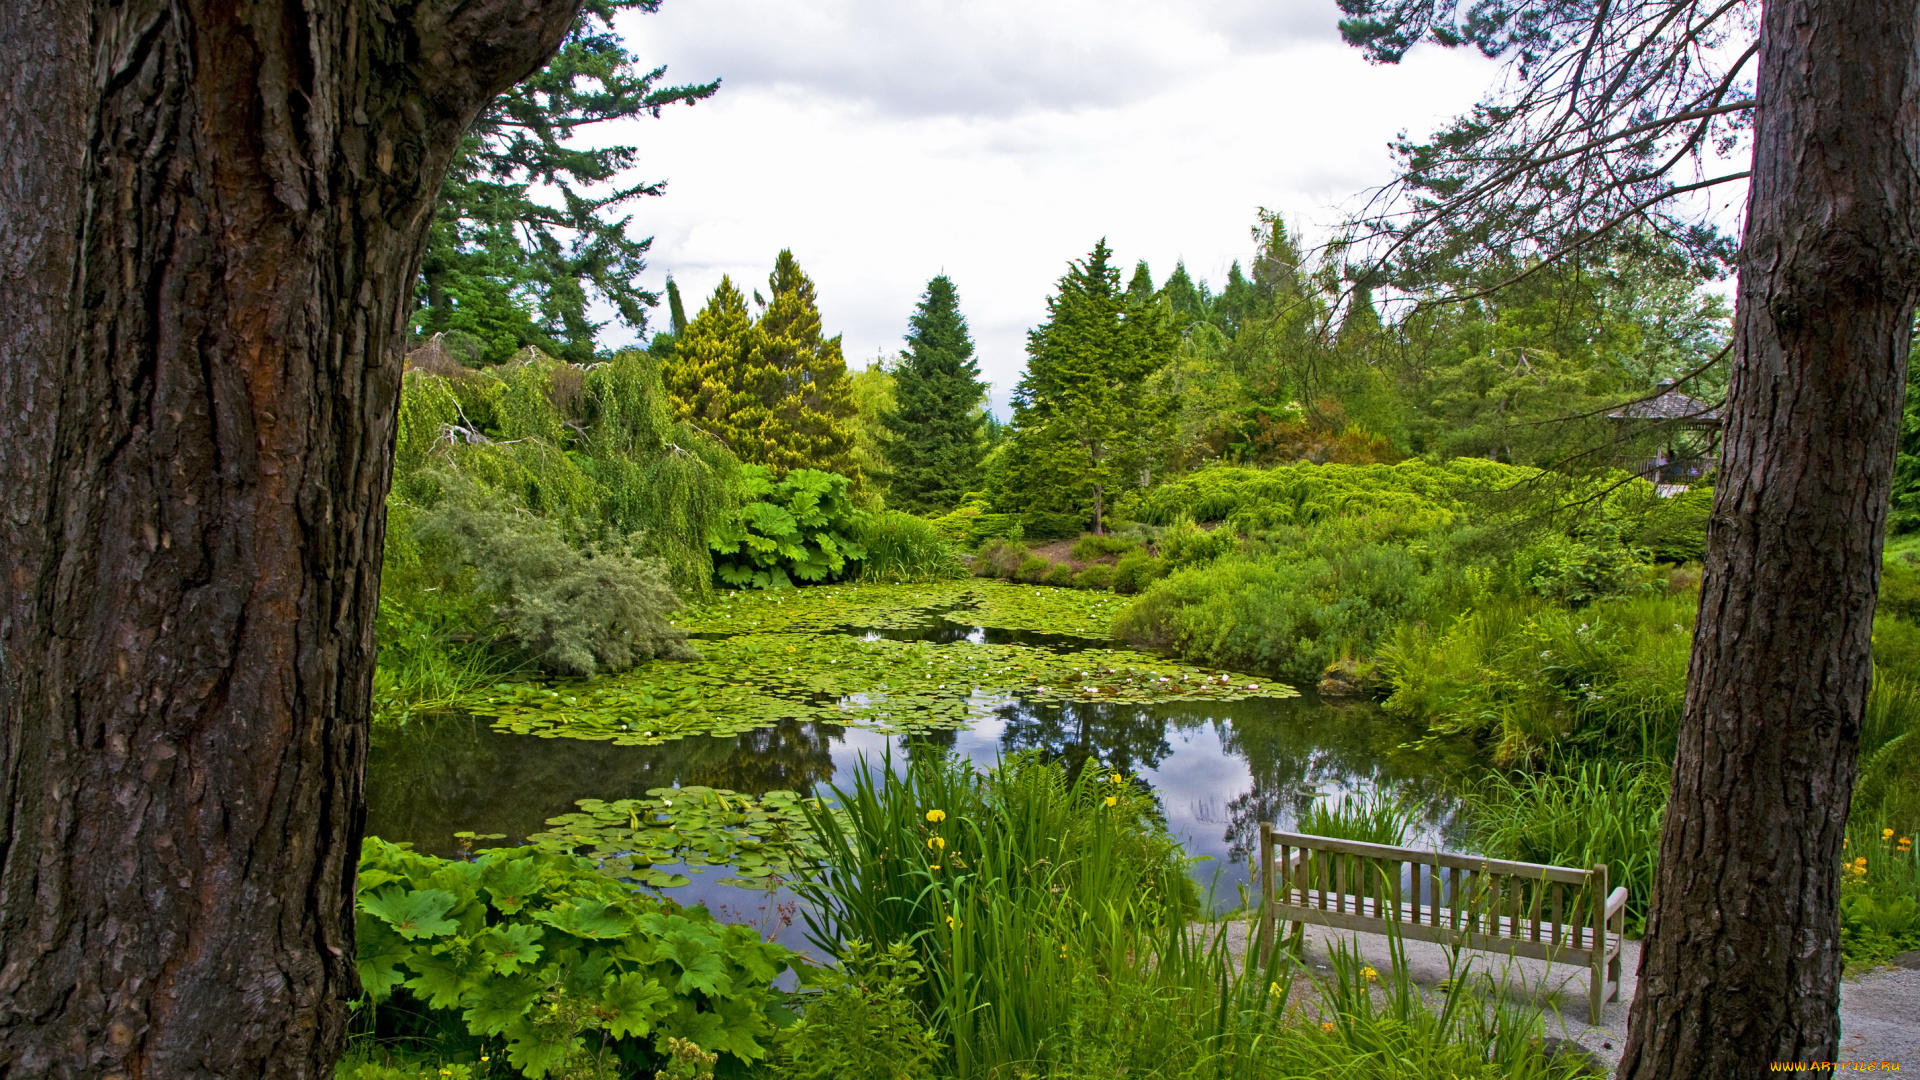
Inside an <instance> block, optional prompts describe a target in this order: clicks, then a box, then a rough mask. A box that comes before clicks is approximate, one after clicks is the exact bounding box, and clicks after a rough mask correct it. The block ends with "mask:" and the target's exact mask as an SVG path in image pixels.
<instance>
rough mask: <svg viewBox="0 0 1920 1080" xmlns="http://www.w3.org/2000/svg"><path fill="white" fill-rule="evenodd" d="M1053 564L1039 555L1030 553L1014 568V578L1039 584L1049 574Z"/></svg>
mask: <svg viewBox="0 0 1920 1080" xmlns="http://www.w3.org/2000/svg"><path fill="white" fill-rule="evenodd" d="M1052 568H1053V564H1052V563H1050V562H1048V561H1047V560H1045V559H1043V558H1041V557H1040V556H1038V555H1029V556H1027V557H1026V558H1025V559H1023V560H1021V563H1020V565H1019V566H1017V567H1015V568H1014V571H1013V580H1015V581H1024V582H1026V583H1027V584H1029V585H1038V584H1039V583H1040V582H1041V580H1042V579H1044V578H1045V577H1046V576H1047V571H1048V570H1050V569H1052Z"/></svg>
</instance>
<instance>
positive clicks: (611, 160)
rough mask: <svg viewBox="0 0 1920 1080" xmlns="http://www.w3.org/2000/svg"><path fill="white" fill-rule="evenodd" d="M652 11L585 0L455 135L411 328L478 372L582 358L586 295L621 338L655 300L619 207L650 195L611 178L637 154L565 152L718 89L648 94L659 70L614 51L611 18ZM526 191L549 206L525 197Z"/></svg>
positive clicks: (603, 149)
mask: <svg viewBox="0 0 1920 1080" xmlns="http://www.w3.org/2000/svg"><path fill="white" fill-rule="evenodd" d="M653 6H654V5H653V4H651V3H650V2H648V0H595V2H593V3H589V4H587V5H586V6H585V7H584V9H583V10H582V11H581V12H580V15H579V17H578V18H577V20H576V21H575V23H574V26H573V30H572V31H571V32H570V33H569V34H568V35H567V39H566V41H565V42H563V43H562V44H561V46H560V50H559V52H557V53H556V54H554V56H553V58H552V59H551V60H549V61H548V62H547V65H546V67H544V68H542V69H541V70H540V71H538V72H535V73H534V74H533V75H532V76H530V77H528V78H527V79H525V80H522V81H521V82H520V83H518V84H516V85H515V86H513V87H511V88H509V89H508V90H506V91H505V92H504V93H502V94H501V95H500V96H499V97H497V98H495V99H494V100H493V102H492V103H491V104H489V105H488V106H487V107H486V108H485V109H483V110H482V111H481V113H480V115H479V116H478V117H477V118H475V120H474V121H473V123H472V125H471V126H470V127H469V128H468V129H467V134H466V138H465V139H464V140H463V141H462V143H461V146H460V149H459V152H458V153H457V154H456V155H455V156H454V159H453V162H452V165H451V167H450V169H449V171H448V174H447V179H446V182H445V184H444V186H443V187H442V188H441V192H440V205H439V209H438V211H437V213H436V214H435V216H434V222H433V228H432V231H431V233H430V235H429V240H428V244H427V251H426V255H425V258H424V259H423V260H422V262H421V270H420V284H419V289H418V292H419V295H420V299H421V300H422V301H423V303H422V305H421V307H420V309H419V311H418V313H417V314H416V315H415V317H414V324H415V328H416V330H417V332H419V333H421V334H444V335H445V342H444V343H445V344H446V345H447V346H449V347H450V348H449V351H452V352H455V353H457V354H461V358H462V359H463V360H465V361H466V362H469V363H471V364H476V365H478V364H497V363H501V362H504V361H506V360H507V359H509V358H510V357H512V356H513V355H514V354H515V353H517V352H520V351H521V350H524V349H526V348H528V347H534V348H538V349H540V350H542V351H545V352H547V353H549V354H551V355H554V356H559V357H563V358H565V359H567V360H570V361H573V362H575V363H585V362H587V361H590V360H592V359H593V356H594V333H595V332H596V331H597V330H598V329H599V326H600V324H597V323H594V322H592V321H591V320H590V319H589V318H588V317H587V311H588V307H589V304H590V301H591V299H592V298H593V297H595V296H596V295H597V296H598V297H599V298H601V299H604V300H605V301H606V302H608V303H610V304H611V305H612V306H613V308H614V309H615V310H616V311H617V312H618V313H619V317H620V319H621V321H622V322H624V323H626V324H627V325H628V326H630V327H632V328H633V329H634V330H636V331H639V330H644V329H645V328H646V325H647V316H646V309H647V307H648V306H650V305H652V304H653V303H654V302H655V300H656V298H655V297H654V296H653V295H652V294H651V293H648V292H645V291H644V290H642V289H640V288H639V287H638V286H637V285H636V284H635V282H636V281H637V280H638V278H639V276H640V272H641V271H642V270H644V269H645V268H646V262H645V258H644V256H645V254H646V251H647V247H648V245H649V244H650V243H651V241H650V240H646V239H637V238H634V237H629V236H628V235H627V233H626V228H627V224H628V222H629V221H630V220H631V219H630V217H628V216H625V215H621V214H619V210H620V209H621V208H622V207H623V206H624V205H625V204H627V203H629V202H630V201H632V200H633V199H635V198H637V197H640V196H643V195H657V194H659V193H660V192H661V190H662V187H661V185H660V184H658V183H645V182H643V183H638V184H632V185H623V184H621V183H620V175H621V173H623V172H625V171H626V170H627V169H629V168H630V167H631V166H632V165H633V161H634V155H635V153H636V151H637V149H638V148H637V147H633V146H621V145H603V146H600V147H598V148H595V149H586V148H583V147H581V146H578V145H575V143H576V140H577V138H578V137H580V136H583V135H590V134H591V133H592V132H593V131H594V130H595V125H598V124H600V123H602V122H604V121H609V120H612V121H620V120H630V119H633V118H636V117H639V116H642V115H650V116H656V117H657V116H659V115H660V110H661V109H662V108H665V107H666V106H668V105H671V104H676V103H680V102H684V103H687V104H689V105H690V104H692V103H694V102H696V101H700V100H702V99H705V98H707V97H711V96H712V95H713V93H714V91H716V90H717V89H719V85H720V84H719V83H718V82H711V83H707V84H705V85H702V86H674V87H661V86H657V85H656V84H657V83H658V82H659V81H660V78H661V76H662V74H663V73H664V72H665V70H666V69H664V68H655V69H652V70H648V69H645V68H642V67H639V66H637V65H636V63H635V58H634V57H633V56H632V55H630V54H629V53H627V51H626V50H625V49H624V48H622V46H621V44H620V38H619V36H618V35H617V34H616V33H615V32H614V29H613V18H614V16H615V14H616V13H617V12H619V11H623V10H626V9H630V8H639V9H641V10H652V8H653ZM583 129H584V130H583ZM590 141H597V142H604V141H605V140H604V139H598V140H590ZM536 186H538V187H539V188H541V189H542V190H544V191H550V192H554V193H557V195H558V199H557V200H551V199H550V200H546V201H542V200H540V199H536V198H535V197H534V194H533V190H534V188H535V187H536Z"/></svg>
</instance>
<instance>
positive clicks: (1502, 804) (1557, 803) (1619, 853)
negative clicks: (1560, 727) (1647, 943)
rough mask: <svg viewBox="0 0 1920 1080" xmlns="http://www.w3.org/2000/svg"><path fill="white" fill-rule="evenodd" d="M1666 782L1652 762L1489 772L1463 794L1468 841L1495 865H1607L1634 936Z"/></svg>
mask: <svg viewBox="0 0 1920 1080" xmlns="http://www.w3.org/2000/svg"><path fill="white" fill-rule="evenodd" d="M1667 779H1668V773H1667V769H1666V767H1665V766H1663V765H1660V764H1658V763H1655V762H1617V761H1616V762H1606V761H1586V762H1581V763H1579V764H1577V765H1574V766H1573V767H1572V768H1570V769H1569V770H1568V771H1566V772H1541V773H1527V774H1521V775H1518V776H1507V775H1505V774H1501V773H1494V774H1491V775H1490V776H1488V777H1487V779H1486V781H1485V782H1484V783H1482V784H1480V785H1477V786H1476V787H1475V788H1473V789H1472V790H1470V791H1468V792H1466V793H1465V794H1466V799H1467V803H1468V809H1469V816H1470V819H1471V820H1472V822H1473V829H1474V841H1475V844H1476V846H1478V847H1479V849H1480V850H1481V851H1482V852H1484V853H1486V854H1488V855H1491V856H1493V857H1494V858H1499V859H1517V860H1520V861H1522V862H1534V863H1548V864H1551V865H1555V866H1573V867H1580V868H1583V869H1584V868H1586V867H1590V866H1593V865H1595V864H1598V863H1605V864H1607V872H1608V880H1609V882H1610V887H1612V886H1622V885H1624V886H1626V889H1627V892H1628V896H1629V899H1628V901H1627V927H1628V933H1630V934H1634V935H1638V934H1639V933H1640V931H1641V929H1642V928H1644V927H1645V925H1646V918H1647V903H1648V901H1649V900H1650V899H1651V898H1652V896H1653V876H1654V865H1655V861H1656V860H1657V859H1658V857H1659V853H1660V826H1661V822H1662V821H1663V820H1664V818H1665V816H1666V805H1667Z"/></svg>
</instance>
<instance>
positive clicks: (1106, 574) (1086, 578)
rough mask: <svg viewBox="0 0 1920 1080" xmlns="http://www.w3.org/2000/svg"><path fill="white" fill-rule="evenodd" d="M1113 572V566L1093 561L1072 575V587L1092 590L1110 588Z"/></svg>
mask: <svg viewBox="0 0 1920 1080" xmlns="http://www.w3.org/2000/svg"><path fill="white" fill-rule="evenodd" d="M1113 572H1114V571H1113V567H1112V566H1109V565H1108V564H1106V563H1094V564H1093V565H1092V566H1089V567H1087V568H1086V569H1085V570H1082V571H1080V572H1079V573H1077V574H1075V575H1073V587H1074V588H1076V589H1094V590H1100V589H1108V588H1112V586H1113Z"/></svg>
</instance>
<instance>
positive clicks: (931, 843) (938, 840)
mask: <svg viewBox="0 0 1920 1080" xmlns="http://www.w3.org/2000/svg"><path fill="white" fill-rule="evenodd" d="M927 846H928V847H930V848H939V849H940V850H942V851H945V850H946V848H947V838H946V837H944V836H929V837H927Z"/></svg>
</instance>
